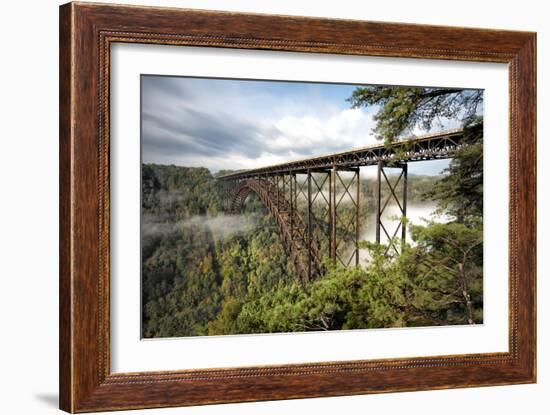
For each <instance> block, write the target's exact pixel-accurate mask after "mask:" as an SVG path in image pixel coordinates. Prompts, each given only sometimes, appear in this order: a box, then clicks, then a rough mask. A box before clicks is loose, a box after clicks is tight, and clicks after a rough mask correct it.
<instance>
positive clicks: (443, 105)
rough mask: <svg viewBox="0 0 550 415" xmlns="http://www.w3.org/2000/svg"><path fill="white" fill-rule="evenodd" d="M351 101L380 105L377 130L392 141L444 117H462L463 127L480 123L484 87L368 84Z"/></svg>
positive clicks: (459, 118) (428, 128)
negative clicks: (480, 88)
mask: <svg viewBox="0 0 550 415" xmlns="http://www.w3.org/2000/svg"><path fill="white" fill-rule="evenodd" d="M348 101H349V102H350V103H351V106H352V107H353V108H359V107H370V106H379V109H378V112H377V113H376V114H375V115H374V120H375V121H376V127H375V128H374V132H375V134H376V136H377V138H379V139H381V140H384V141H385V142H387V143H389V142H392V141H394V140H395V139H397V138H399V137H400V136H401V135H403V134H404V133H410V132H412V131H413V130H414V128H415V127H419V128H422V129H424V130H430V129H431V128H432V126H433V125H434V123H440V124H441V123H442V121H443V120H444V119H447V120H451V119H453V120H459V121H460V122H461V124H462V126H468V125H470V124H473V123H475V122H478V121H479V117H478V114H479V110H480V109H481V107H482V105H483V90H477V89H476V90H473V89H461V88H426V87H397V86H366V87H360V88H356V89H355V90H354V91H353V93H352V95H351V97H349V98H348Z"/></svg>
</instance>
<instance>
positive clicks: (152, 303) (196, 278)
mask: <svg viewBox="0 0 550 415" xmlns="http://www.w3.org/2000/svg"><path fill="white" fill-rule="evenodd" d="M452 168H453V167H452V165H451V174H450V176H453V174H458V173H456V172H455V173H453V172H452ZM451 185H452V183H451V184H449V179H448V177H447V178H446V179H443V180H442V179H441V177H439V178H436V177H431V176H410V177H409V198H408V201H409V203H410V204H412V203H422V202H424V201H425V200H426V198H435V199H437V200H439V195H440V194H441V193H442V192H443V191H445V189H447V190H448V188H449V186H451ZM374 191H375V181H374V180H373V179H370V180H365V179H362V184H361V198H362V199H363V200H374V199H373V196H374ZM436 193H437V194H436ZM224 203H225V199H224V193H223V191H222V189H221V188H220V187H219V186H218V183H217V181H216V180H215V178H214V177H213V176H212V174H211V173H210V172H209V171H208V170H207V169H205V168H186V167H178V166H161V165H152V164H144V165H143V166H142V314H143V316H142V317H143V324H142V334H143V337H174V336H196V335H215V334H238V333H265V332H281V331H309V330H333V329H354V328H373V327H402V326H419V325H442V324H467V323H468V322H471V323H473V322H481V321H482V256H481V255H482V244H481V229H482V228H481V219H480V217H479V218H478V219H477V222H476V219H475V218H473V217H472V214H468V213H465V214H464V215H466V217H467V219H468V220H469V223H468V224H467V225H466V224H464V222H465V220H464V218H462V219H461V220H460V221H454V222H452V223H449V224H438V223H432V224H428V225H426V226H413V227H412V237H413V240H414V243H413V244H411V245H408V247H407V248H406V249H405V250H404V252H403V253H402V254H401V255H400V256H398V257H394V258H388V257H387V256H384V255H383V254H382V252H381V247H379V246H377V245H376V244H371V243H365V244H364V246H363V247H364V249H369V250H370V252H371V256H372V260H371V261H370V262H369V264H368V265H366V266H361V267H357V268H353V267H350V268H348V269H344V268H338V267H329V269H328V271H327V273H326V275H324V276H323V277H322V278H320V279H318V280H316V281H313V282H311V283H309V284H307V285H303V284H302V283H300V282H298V281H297V279H296V278H295V276H294V275H293V272H294V270H293V265H292V264H291V263H290V261H289V260H288V259H287V258H286V255H285V252H284V249H283V246H282V245H281V242H280V240H279V235H278V229H277V227H276V225H275V223H274V222H273V220H272V219H271V218H270V216H269V214H268V213H267V211H266V210H265V209H264V208H263V207H262V206H261V204H260V202H259V200H258V199H257V198H255V197H253V196H251V197H249V201H248V202H247V204H246V206H245V209H244V212H243V213H242V214H241V215H227V214H225V213H224V206H225V205H224ZM446 203H447V206H444V203H441V202H440V203H439V205H440V206H441V207H442V208H445V209H446V210H449V211H450V210H452V206H451V205H452V201H451V200H450V198H447V199H446ZM373 209H374V204H373V203H364V204H363V205H362V209H361V214H362V215H364V216H368V215H371V214H372V210H373ZM476 215H477V214H475V215H473V216H476ZM478 216H479V215H478Z"/></svg>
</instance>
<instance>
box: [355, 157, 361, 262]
mask: <svg viewBox="0 0 550 415" xmlns="http://www.w3.org/2000/svg"><path fill="white" fill-rule="evenodd" d="M359 171H360V168H359V167H357V172H356V173H355V175H356V180H357V188H356V193H355V266H357V265H359V237H360V235H359V194H360V181H359Z"/></svg>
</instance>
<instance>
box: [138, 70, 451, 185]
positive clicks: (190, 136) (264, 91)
mask: <svg viewBox="0 0 550 415" xmlns="http://www.w3.org/2000/svg"><path fill="white" fill-rule="evenodd" d="M141 82H142V146H143V148H142V159H143V160H142V161H143V162H144V163H159V164H176V165H180V166H190V167H207V168H208V169H210V171H212V172H213V173H214V172H217V171H218V170H225V169H229V170H237V169H250V168H257V167H263V166H268V165H272V164H278V163H283V162H287V161H291V160H298V159H302V158H307V157H312V156H318V155H321V154H327V153H332V152H338V151H346V150H349V149H351V148H356V147H363V146H368V145H372V144H376V143H377V140H376V139H375V138H374V137H373V134H372V128H373V127H374V125H375V123H374V121H373V119H372V116H373V114H374V113H376V111H377V108H376V107H371V108H361V109H351V108H350V104H349V103H348V102H347V101H346V99H347V98H348V97H349V96H350V95H351V93H352V91H353V90H354V89H355V88H356V86H353V85H336V84H320V83H301V82H300V83H297V82H270V81H251V80H220V79H204V78H186V77H164V76H151V75H144V76H142V81H141ZM412 164H414V165H415V166H414V168H413V169H411V170H410V171H411V173H418V174H437V173H438V172H440V171H441V170H442V169H443V168H444V167H445V166H446V165H447V161H444V160H440V161H430V162H421V163H412ZM411 167H413V166H411Z"/></svg>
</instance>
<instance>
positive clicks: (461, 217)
mask: <svg viewBox="0 0 550 415" xmlns="http://www.w3.org/2000/svg"><path fill="white" fill-rule="evenodd" d="M464 141H465V142H468V143H469V144H470V145H468V146H466V147H463V148H461V149H459V150H457V151H456V152H455V154H454V158H453V159H451V162H450V164H449V167H448V168H447V169H446V171H445V172H444V173H445V175H444V176H443V177H442V178H441V179H440V180H438V181H437V182H436V183H435V185H434V186H433V188H432V189H430V190H429V191H426V192H425V193H424V198H425V199H428V200H437V201H438V208H439V212H440V213H442V212H446V213H447V214H449V215H453V216H454V217H455V218H456V220H457V221H458V222H460V223H475V222H476V221H479V219H480V218H482V217H483V124H476V125H474V126H471V127H468V128H466V129H465V139H464Z"/></svg>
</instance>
